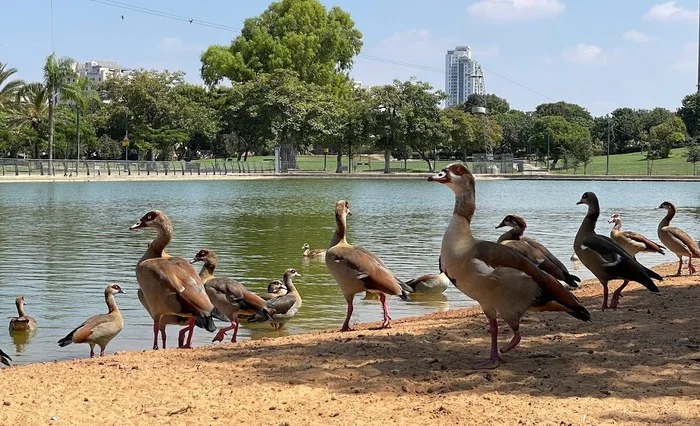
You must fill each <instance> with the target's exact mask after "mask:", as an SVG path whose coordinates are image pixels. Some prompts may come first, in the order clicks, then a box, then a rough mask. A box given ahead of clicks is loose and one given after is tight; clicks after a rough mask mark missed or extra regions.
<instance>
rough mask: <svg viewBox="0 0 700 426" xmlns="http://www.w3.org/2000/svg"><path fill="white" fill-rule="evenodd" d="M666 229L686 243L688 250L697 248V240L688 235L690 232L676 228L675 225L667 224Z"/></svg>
mask: <svg viewBox="0 0 700 426" xmlns="http://www.w3.org/2000/svg"><path fill="white" fill-rule="evenodd" d="M664 230H666V231H668V233H669V234H671V235H672V236H673V237H674V238H676V239H677V240H680V242H681V243H682V244H683V245H685V246H686V247H687V248H688V250H692V249H693V248H695V249H696V250H697V245H696V244H695V241H693V239H692V238H690V235H688V233H687V232H685V231H684V230H682V229H680V228H676V227H675V226H667V227H665V228H664Z"/></svg>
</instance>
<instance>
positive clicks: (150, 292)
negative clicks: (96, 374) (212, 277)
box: [130, 210, 226, 349]
mask: <svg viewBox="0 0 700 426" xmlns="http://www.w3.org/2000/svg"><path fill="white" fill-rule="evenodd" d="M145 228H152V229H154V230H155V231H156V233H157V235H156V238H155V239H154V240H153V241H152V242H151V243H150V244H149V245H148V249H147V250H146V253H145V254H144V255H143V256H142V257H141V259H140V260H139V261H138V263H137V264H136V279H137V281H138V283H139V293H138V296H139V300H140V301H141V303H142V304H143V306H144V308H146V310H147V311H148V313H149V314H150V315H151V318H153V349H158V333H159V332H160V334H161V337H162V339H163V348H165V326H166V325H167V324H180V325H186V327H185V328H183V329H182V330H181V331H180V335H179V338H178V343H179V347H181V348H191V347H192V335H193V334H194V326H195V325H196V326H198V327H201V328H204V329H205V330H207V331H209V332H214V331H216V325H215V324H214V318H213V317H214V316H216V318H218V319H221V320H222V321H226V318H225V317H224V316H223V315H222V314H221V312H219V311H218V310H217V309H216V308H215V307H214V305H213V304H212V303H211V301H210V300H209V297H208V296H207V294H206V292H205V291H204V284H203V283H202V280H201V279H200V278H199V275H198V274H197V271H196V270H195V269H194V267H193V266H192V265H191V264H190V263H189V262H188V261H186V260H185V259H182V258H180V257H173V256H170V255H168V254H166V253H165V247H166V246H167V245H168V243H170V240H171V239H172V235H173V226H172V223H171V222H170V219H168V217H167V216H166V215H165V213H163V212H161V211H159V210H153V211H150V212H148V213H146V214H145V215H144V216H143V217H142V218H141V219H139V220H138V222H136V223H135V224H134V225H132V226H131V228H130V229H131V230H138V229H145ZM187 332H189V336H188V337H187V343H185V334H186V333H187Z"/></svg>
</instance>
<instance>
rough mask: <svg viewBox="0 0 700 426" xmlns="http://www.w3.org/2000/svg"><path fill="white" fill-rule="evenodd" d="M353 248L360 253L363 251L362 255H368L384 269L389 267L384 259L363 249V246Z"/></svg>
mask: <svg viewBox="0 0 700 426" xmlns="http://www.w3.org/2000/svg"><path fill="white" fill-rule="evenodd" d="M352 248H353V249H355V250H359V251H361V252H362V253H364V254H366V255H367V256H369V257H371V258H372V259H374V261H375V262H377V263H378V264H379V265H380V266H382V267H384V268H386V267H387V266H386V264H385V263H384V261H383V260H382V259H380V258H379V256H377V255H376V254H374V253H372V252H371V251H370V250H369V249H368V248H366V247H362V246H353V247H352ZM387 269H388V268H387Z"/></svg>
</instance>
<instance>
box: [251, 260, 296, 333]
mask: <svg viewBox="0 0 700 426" xmlns="http://www.w3.org/2000/svg"><path fill="white" fill-rule="evenodd" d="M300 276H301V274H300V273H298V272H297V270H296V269H294V268H289V269H287V270H286V271H284V277H283V278H282V282H283V284H284V286H285V288H286V289H287V293H286V294H285V295H283V296H280V297H275V298H272V299H270V300H268V301H267V307H268V309H269V311H270V313H271V314H272V319H271V320H270V323H271V324H272V326H273V327H274V328H275V330H277V331H280V330H282V328H284V325H285V324H287V322H289V320H290V319H292V318H293V317H294V316H295V315H296V314H297V312H299V308H301V304H302V300H301V294H299V290H297V288H296V287H295V286H294V283H293V282H292V278H294V277H300ZM262 319H263V318H262V317H261V316H260V314H257V315H253V316H251V317H249V318H248V322H260V321H262Z"/></svg>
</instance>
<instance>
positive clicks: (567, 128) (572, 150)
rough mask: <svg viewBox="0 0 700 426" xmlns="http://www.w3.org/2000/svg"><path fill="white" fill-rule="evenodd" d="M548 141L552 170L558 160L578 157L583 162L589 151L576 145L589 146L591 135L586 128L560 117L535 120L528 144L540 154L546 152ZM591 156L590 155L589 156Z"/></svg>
mask: <svg viewBox="0 0 700 426" xmlns="http://www.w3.org/2000/svg"><path fill="white" fill-rule="evenodd" d="M548 140H549V152H550V157H551V159H552V160H553V163H552V165H551V168H554V167H555V165H556V163H557V161H559V160H560V159H568V158H570V157H571V156H572V155H574V154H575V155H578V157H577V158H578V159H579V160H585V159H586V157H588V158H589V159H590V156H589V155H588V153H589V150H588V148H586V147H583V146H579V145H578V144H588V145H590V144H591V134H590V131H589V130H588V128H587V127H585V126H583V125H581V124H576V123H571V122H569V121H567V120H566V119H564V118H563V117H560V116H545V117H538V118H536V119H535V123H534V126H533V130H532V136H531V138H530V143H531V144H532V146H533V147H534V148H535V149H536V150H537V151H538V152H539V153H540V154H544V153H546V152H547V141H548ZM591 155H592V154H591Z"/></svg>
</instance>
